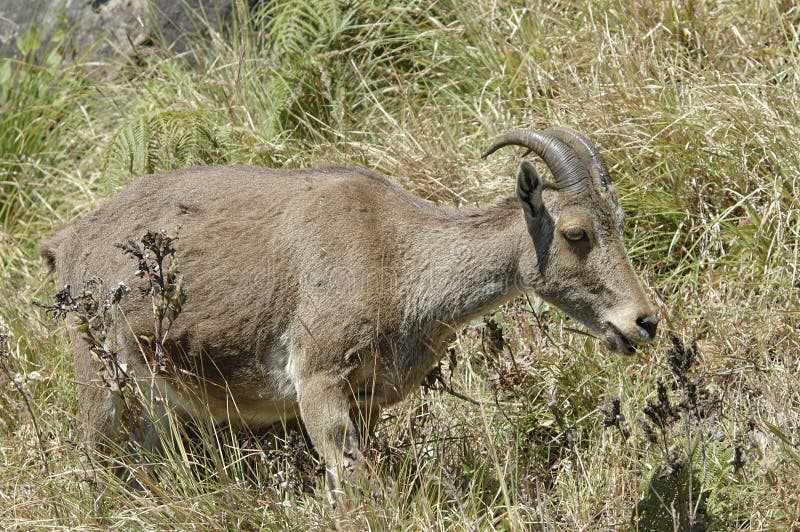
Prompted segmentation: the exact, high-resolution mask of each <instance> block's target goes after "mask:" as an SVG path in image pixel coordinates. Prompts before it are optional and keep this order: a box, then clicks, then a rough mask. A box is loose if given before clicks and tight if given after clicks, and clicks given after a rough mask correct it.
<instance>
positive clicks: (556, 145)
mask: <svg viewBox="0 0 800 532" xmlns="http://www.w3.org/2000/svg"><path fill="white" fill-rule="evenodd" d="M503 146H523V147H525V148H528V151H529V152H530V151H532V152H534V153H535V154H536V155H538V156H539V157H541V158H542V159H543V160H544V162H545V164H546V165H547V167H548V168H549V169H550V172H551V173H552V174H553V178H554V179H555V180H556V185H557V186H558V188H559V190H565V191H568V192H575V191H577V190H578V189H580V188H581V187H582V186H583V184H584V183H585V182H586V180H587V179H588V178H589V174H588V167H586V166H585V165H583V164H581V163H582V161H581V160H580V158H579V157H578V156H577V154H576V152H575V151H573V150H572V149H571V148H570V147H569V145H567V144H566V143H565V142H563V141H562V140H560V139H558V138H557V137H555V136H552V135H549V134H547V133H546V132H541V131H536V130H533V129H527V130H522V129H518V130H514V131H509V132H508V133H506V134H505V135H502V136H500V137H498V138H497V140H495V141H494V142H493V143H492V145H491V146H489V148H488V149H487V150H486V151H485V152H483V155H481V158H485V157H488V156H489V155H491V154H492V153H494V152H495V151H497V150H499V149H500V148H502V147H503Z"/></svg>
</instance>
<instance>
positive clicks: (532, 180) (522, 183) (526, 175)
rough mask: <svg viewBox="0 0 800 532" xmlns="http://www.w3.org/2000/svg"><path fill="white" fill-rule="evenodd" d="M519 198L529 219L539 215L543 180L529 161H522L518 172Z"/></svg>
mask: <svg viewBox="0 0 800 532" xmlns="http://www.w3.org/2000/svg"><path fill="white" fill-rule="evenodd" d="M517 198H519V201H520V203H522V208H523V209H524V210H525V214H526V215H527V216H528V217H530V218H535V217H536V216H538V215H539V213H540V212H541V210H542V178H540V177H539V174H538V173H537V172H536V168H534V167H533V165H532V164H531V163H529V162H528V161H522V163H520V165H519V169H518V170H517Z"/></svg>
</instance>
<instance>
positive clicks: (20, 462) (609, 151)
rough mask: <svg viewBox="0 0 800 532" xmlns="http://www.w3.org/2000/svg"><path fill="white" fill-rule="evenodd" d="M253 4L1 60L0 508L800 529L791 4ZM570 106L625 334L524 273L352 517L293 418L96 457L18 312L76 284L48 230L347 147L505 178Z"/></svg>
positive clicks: (422, 174)
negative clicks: (601, 201) (118, 43)
mask: <svg viewBox="0 0 800 532" xmlns="http://www.w3.org/2000/svg"><path fill="white" fill-rule="evenodd" d="M243 4H244V2H243ZM265 4H268V5H270V6H271V5H272V4H276V5H277V7H274V8H272V7H265V8H262V9H260V10H257V11H254V12H247V11H246V10H244V9H239V11H238V13H237V15H236V17H235V20H234V22H233V24H232V26H231V27H230V28H225V29H221V28H213V27H208V28H207V31H206V32H205V36H203V37H197V38H196V39H195V44H194V46H193V48H192V49H191V51H190V52H188V53H185V54H181V55H176V54H174V53H172V52H171V51H170V50H168V49H165V48H164V47H163V46H158V44H157V43H156V44H155V45H153V46H151V47H148V48H142V49H139V50H138V54H137V55H136V56H135V57H133V58H131V59H130V60H126V61H124V62H123V61H121V60H120V61H118V62H114V63H111V64H99V63H96V62H92V61H89V60H88V59H86V58H81V57H78V58H77V59H75V60H71V61H69V62H67V61H66V60H65V58H63V57H62V56H61V52H60V48H59V38H60V37H59V35H53V36H49V37H48V38H45V37H44V36H42V35H38V34H36V32H31V33H30V34H29V35H28V38H26V39H25V40H24V41H22V42H20V43H19V46H20V50H21V54H20V57H21V58H20V59H18V60H3V62H0V176H2V179H1V180H0V320H1V322H2V323H0V327H1V328H2V329H3V330H2V331H0V332H3V334H4V337H3V341H2V342H0V348H1V350H0V523H2V524H3V527H4V528H19V529H26V530H27V529H32V528H36V527H45V528H69V529H95V528H106V527H111V528H120V529H126V530H127V529H130V528H132V529H161V528H181V529H183V528H185V529H190V528H197V529H208V528H215V529H222V528H224V529H240V530H253V529H261V528H267V529H270V528H285V527H289V528H297V529H301V528H303V529H305V528H309V527H316V526H325V527H330V526H340V527H342V528H358V529H368V528H369V529H378V530H380V529H387V528H391V529H410V530H413V529H445V528H447V529H450V528H454V529H468V530H472V529H489V530H492V529H500V530H507V529H527V528H532V529H540V528H541V529H547V530H577V529H626V528H633V529H636V528H639V529H643V530H672V529H673V525H675V526H682V527H683V528H684V529H688V527H690V526H691V527H693V528H694V529H695V530H703V529H725V530H736V529H742V530H750V529H776V528H777V529H791V528H797V527H800V498H798V489H797V486H798V484H800V448H799V447H798V445H799V444H800V339H799V338H798V336H799V335H798V332H799V331H798V329H799V328H800V304H798V289H800V272H798V253H799V252H800V248H799V247H798V243H799V242H800V209H798V198H800V35H799V34H800V7H798V6H797V4H796V3H795V2H791V1H784V0H776V1H766V0H765V1H760V0H759V1H752V2H742V1H725V0H719V1H709V2H700V1H694V0H667V1H664V2H647V1H644V0H631V1H618V0H608V1H604V0H598V1H592V2H588V1H579V0H565V1H556V2H553V1H538V0H534V1H510V0H498V1H492V2H490V1H487V0H460V1H451V0H441V1H437V0H408V1H403V2H396V1H390V0H385V1H383V0H363V1H353V2H336V1H329V0H314V1H310V0H305V1H287V2H265ZM556 124H558V125H565V126H569V127H572V128H575V129H577V130H579V131H582V132H584V133H585V134H586V135H588V136H589V137H590V138H591V139H592V140H593V141H594V142H595V143H596V145H597V146H598V147H599V149H600V151H601V152H602V154H603V155H604V157H605V158H606V161H607V163H608V165H609V167H610V168H611V173H612V178H613V180H614V182H615V184H616V187H617V192H618V195H619V197H620V201H621V203H622V205H623V207H624V209H625V211H626V214H627V227H626V242H627V246H628V250H629V252H630V255H631V257H632V259H633V261H634V265H635V267H636V268H637V270H638V271H639V272H641V274H642V277H643V279H644V281H645V283H646V284H647V286H648V287H649V289H650V292H651V294H652V296H653V298H654V300H655V301H656V302H657V305H658V308H659V311H660V313H661V315H662V321H661V325H660V328H659V335H658V339H657V341H656V342H655V343H654V344H652V345H651V346H648V347H646V348H644V349H641V350H640V351H639V352H638V354H637V355H636V356H634V357H632V358H622V357H620V356H617V355H613V354H610V353H608V352H607V351H606V350H605V349H604V348H603V347H602V346H601V345H600V344H599V343H598V342H597V341H596V340H595V339H592V338H589V337H587V336H585V335H582V334H578V333H576V332H573V331H572V330H570V329H573V328H580V327H579V326H578V325H577V324H576V323H574V322H571V321H569V320H568V319H566V318H565V317H564V316H563V315H562V314H560V313H559V312H558V311H557V310H555V309H552V308H549V307H548V306H547V305H546V304H544V303H542V302H540V301H538V300H537V299H535V297H533V296H531V298H530V299H529V300H526V299H521V300H518V301H515V302H513V303H511V304H509V305H507V306H506V307H504V308H502V309H500V310H499V311H498V312H496V313H495V314H493V315H492V316H487V317H486V318H484V319H482V320H478V321H476V322H474V323H472V324H470V325H469V326H468V327H465V328H464V329H463V330H461V331H459V332H458V335H457V338H456V340H455V341H454V343H453V344H452V349H451V351H450V356H449V357H446V360H445V361H444V362H443V365H442V367H441V368H440V375H441V378H440V379H435V378H433V377H432V378H431V383H430V386H427V387H425V388H423V389H422V390H420V391H419V392H418V393H415V394H413V395H412V396H411V397H409V399H408V400H407V401H406V402H404V403H402V404H401V405H399V406H397V407H395V408H393V409H391V410H390V411H388V412H387V413H386V415H385V416H384V417H385V419H383V421H382V422H381V423H380V424H379V425H378V427H377V431H376V434H375V436H374V438H373V439H372V440H371V442H370V445H369V448H368V450H367V452H366V455H367V459H368V460H369V462H370V464H371V467H372V468H373V469H374V470H375V477H376V480H375V481H374V482H373V488H372V490H370V492H359V493H354V494H353V495H352V499H351V500H352V503H351V508H349V509H348V510H347V511H346V512H340V511H338V510H335V509H333V508H331V507H330V505H328V503H327V502H326V498H325V496H324V493H323V491H322V489H321V484H322V479H323V475H322V474H321V472H320V467H319V464H318V463H317V461H316V458H315V457H314V455H313V454H311V453H310V451H309V450H308V448H307V446H306V444H305V442H304V436H303V433H302V431H301V430H298V429H297V428H296V427H294V428H293V427H287V428H286V430H284V429H283V428H278V429H276V430H275V431H274V432H273V433H270V434H265V435H262V434H256V435H252V434H247V433H243V432H242V431H234V430H231V429H228V428H225V427H221V428H217V429H214V428H213V427H208V426H206V424H203V423H202V421H198V426H197V427H194V428H193V429H192V431H191V435H187V434H183V433H184V431H186V432H188V431H189V429H184V428H181V427H177V426H176V427H175V428H174V431H175V434H176V436H175V437H174V438H171V439H170V440H169V441H170V443H169V445H168V446H167V449H166V450H165V452H164V455H162V456H160V457H155V459H156V460H157V461H158V462H159V463H158V464H156V467H155V470H154V472H153V473H152V476H149V477H148V476H147V475H142V476H141V478H142V479H143V480H141V481H140V482H141V484H142V486H143V487H142V489H140V490H134V489H132V488H130V487H128V486H126V484H125V483H123V482H121V481H120V480H118V479H117V477H115V476H114V475H113V474H112V473H110V472H109V473H107V474H105V473H102V472H101V473H99V474H97V475H94V474H90V473H89V472H87V470H86V469H85V468H84V466H83V457H82V452H81V449H80V448H79V446H78V445H77V442H78V441H79V438H80V436H79V430H78V422H77V415H78V410H77V405H76V402H75V385H74V383H73V373H72V369H71V354H70V346H69V344H68V341H67V336H66V333H65V328H66V326H67V325H65V322H64V321H54V320H52V319H51V318H50V317H49V316H47V315H46V313H45V312H43V311H42V310H41V309H40V308H38V307H36V306H35V305H34V304H33V302H34V301H38V302H49V301H51V297H52V295H53V294H54V293H55V292H56V291H57V290H58V288H60V287H57V286H56V283H55V281H54V280H53V278H52V277H47V272H46V270H45V267H44V265H43V263H42V261H41V260H40V259H39V257H38V244H39V242H40V240H41V239H42V238H43V237H44V236H46V235H47V234H49V233H50V232H51V231H52V230H54V229H55V228H56V227H58V226H59V225H60V224H62V223H64V222H67V221H70V220H75V219H77V218H80V217H81V216H84V215H85V214H86V213H88V212H89V211H90V210H91V209H92V208H93V207H95V206H97V205H99V204H100V203H101V202H102V201H103V200H104V199H105V198H108V197H110V196H112V195H114V194H115V192H117V191H118V190H120V189H121V188H122V187H124V186H125V185H126V184H127V183H129V182H131V181H132V180H133V179H134V178H135V177H136V176H138V175H141V174H144V173H149V172H158V171H162V170H167V169H171V168H178V167H184V166H189V165H194V164H204V163H247V164H255V165H262V166H269V167H286V168H290V167H291V168H294V167H303V166H310V165H323V164H331V163H335V164H348V165H361V166H365V167H367V168H371V169H374V170H376V171H378V172H382V173H385V174H387V175H389V176H392V177H393V178H394V179H395V180H396V181H397V182H399V183H400V184H401V185H402V186H404V187H405V188H407V189H408V190H410V191H412V192H414V193H416V194H418V195H420V196H422V197H424V198H427V199H429V200H431V201H434V202H439V203H444V204H452V205H472V204H475V203H481V202H487V201H492V200H494V199H497V198H499V197H502V196H504V195H508V194H510V193H511V192H512V191H513V179H512V178H513V175H514V172H515V169H516V164H517V163H518V160H519V156H520V153H515V152H514V151H513V150H508V151H505V152H501V153H498V154H497V155H495V156H493V157H492V158H490V159H488V160H481V159H480V153H481V152H482V150H483V149H484V148H486V147H487V146H488V144H489V143H490V142H491V140H492V139H493V138H494V137H495V136H496V135H497V134H500V133H502V132H504V131H506V130H508V129H511V128H517V127H526V128H527V127H533V128H537V129H542V128H546V127H548V126H551V125H556ZM537 164H538V163H537ZM543 175H544V171H543ZM152 229H154V230H155V229H161V228H152ZM166 229H171V228H166ZM100 244H102V245H108V246H109V249H113V248H112V247H111V246H112V245H113V244H114V243H113V242H110V243H98V245H100ZM176 247H177V249H178V253H177V255H178V258H179V257H180V240H178V241H177V243H176ZM187 297H188V298H191V294H187ZM131 467H133V466H131Z"/></svg>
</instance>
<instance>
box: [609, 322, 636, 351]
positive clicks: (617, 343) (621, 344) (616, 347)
mask: <svg viewBox="0 0 800 532" xmlns="http://www.w3.org/2000/svg"><path fill="white" fill-rule="evenodd" d="M603 342H604V343H605V344H606V347H608V348H609V349H610V350H612V351H616V352H618V353H621V354H623V355H632V354H634V353H635V352H636V346H635V345H634V344H633V342H631V341H630V340H628V337H627V336H625V335H624V334H623V333H622V331H620V330H619V329H617V328H616V327H615V326H614V324H613V323H611V322H606V330H605V332H604V334H603Z"/></svg>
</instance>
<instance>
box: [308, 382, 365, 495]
mask: <svg viewBox="0 0 800 532" xmlns="http://www.w3.org/2000/svg"><path fill="white" fill-rule="evenodd" d="M343 384H344V383H336V382H333V381H332V380H331V379H329V378H326V377H317V378H312V379H308V380H306V381H304V382H302V383H301V385H300V386H298V396H299V402H300V417H301V419H302V420H303V424H304V425H305V427H306V430H307V431H308V434H309V436H310V437H311V442H312V443H313V444H314V448H316V450H317V452H319V453H320V455H322V458H323V460H325V469H326V472H327V483H328V491H329V493H330V494H331V495H333V496H334V498H337V497H340V496H341V494H342V493H343V488H344V485H345V484H346V482H347V481H348V480H349V479H352V478H353V477H354V476H356V475H357V474H358V471H359V470H360V469H361V467H362V465H363V456H362V455H361V451H360V450H359V448H358V431H357V429H356V427H355V424H354V423H353V421H352V420H351V419H350V415H349V412H350V408H351V404H350V398H349V395H348V393H347V392H346V391H345V390H344V386H343Z"/></svg>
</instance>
